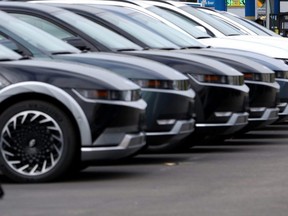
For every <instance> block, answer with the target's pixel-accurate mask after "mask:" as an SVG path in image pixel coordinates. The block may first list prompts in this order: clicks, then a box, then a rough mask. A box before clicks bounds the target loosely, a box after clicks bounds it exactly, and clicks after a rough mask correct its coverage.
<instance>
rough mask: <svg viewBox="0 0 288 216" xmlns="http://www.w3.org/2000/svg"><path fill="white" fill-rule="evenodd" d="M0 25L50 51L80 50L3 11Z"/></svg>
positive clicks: (72, 51)
mask: <svg viewBox="0 0 288 216" xmlns="http://www.w3.org/2000/svg"><path fill="white" fill-rule="evenodd" d="M13 16H14V15H13ZM0 26H2V27H3V28H5V29H7V30H9V31H10V32H13V33H14V34H16V35H18V36H19V37H21V38H22V39H24V40H26V41H27V42H29V43H30V44H32V45H33V46H35V47H38V48H39V49H42V50H45V51H47V52H50V53H58V52H68V53H79V52H80V51H79V50H78V49H76V48H74V47H73V46H71V45H69V44H67V43H65V42H63V41H61V40H59V39H58V38H55V37H54V36H52V35H50V34H48V33H46V32H44V31H42V30H40V29H38V28H36V27H34V26H32V25H30V24H28V23H26V22H23V21H21V20H19V19H16V18H14V17H12V16H10V15H8V14H6V13H4V12H0Z"/></svg>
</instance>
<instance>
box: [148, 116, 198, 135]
mask: <svg viewBox="0 0 288 216" xmlns="http://www.w3.org/2000/svg"><path fill="white" fill-rule="evenodd" d="M194 130H195V120H194V119H190V120H178V121H176V123H175V125H174V127H173V128H172V129H171V130H170V131H167V132H147V133H146V136H165V135H177V134H185V133H192V132H193V131H194Z"/></svg>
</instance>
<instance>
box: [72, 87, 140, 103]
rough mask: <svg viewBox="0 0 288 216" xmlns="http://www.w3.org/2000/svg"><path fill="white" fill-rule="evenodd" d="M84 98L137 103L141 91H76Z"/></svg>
mask: <svg viewBox="0 0 288 216" xmlns="http://www.w3.org/2000/svg"><path fill="white" fill-rule="evenodd" d="M74 91H76V92H77V93H79V94H80V95H81V96H82V97H84V98H87V99H94V100H122V101H137V100H139V99H141V90H140V89H137V90H127V91H117V90H90V89H89V90H88V89H74Z"/></svg>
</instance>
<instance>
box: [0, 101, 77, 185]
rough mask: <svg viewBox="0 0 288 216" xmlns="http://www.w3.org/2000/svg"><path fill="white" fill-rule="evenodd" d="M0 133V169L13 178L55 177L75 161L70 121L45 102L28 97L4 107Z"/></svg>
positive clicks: (62, 113) (55, 107)
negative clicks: (6, 107)
mask: <svg viewBox="0 0 288 216" xmlns="http://www.w3.org/2000/svg"><path fill="white" fill-rule="evenodd" d="M0 136H1V137H0V169H1V171H2V172H3V174H4V175H6V176H7V177H8V178H10V179H11V180H13V181H16V182H22V183H24V182H31V183H32V182H48V181H52V180H55V179H58V178H60V177H62V176H64V175H65V174H66V173H67V172H68V171H70V169H71V168H72V166H73V165H74V162H76V161H77V155H78V151H79V147H78V145H77V137H76V131H75V130H74V127H73V124H72V122H71V120H70V119H69V117H68V115H66V114H65V112H63V111H62V110H61V109H59V108H58V107H57V106H55V105H53V104H50V103H48V102H44V101H41V100H27V101H22V102H19V103H16V104H14V105H12V106H11V107H9V108H8V109H6V110H5V111H4V112H3V113H2V114H1V115H0ZM77 162H78V161H77Z"/></svg>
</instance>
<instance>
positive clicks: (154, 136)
mask: <svg viewBox="0 0 288 216" xmlns="http://www.w3.org/2000/svg"><path fill="white" fill-rule="evenodd" d="M194 129H195V120H194V119H190V120H179V121H177V122H176V123H175V124H174V127H173V128H172V129H171V130H170V131H166V132H147V133H146V135H147V137H146V139H147V143H149V144H150V143H151V144H150V145H149V146H148V149H150V150H153V149H154V150H156V149H159V150H160V149H165V148H174V147H175V146H177V142H178V141H180V140H182V139H184V138H185V137H187V136H189V135H190V134H191V133H192V132H193V131H194Z"/></svg>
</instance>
